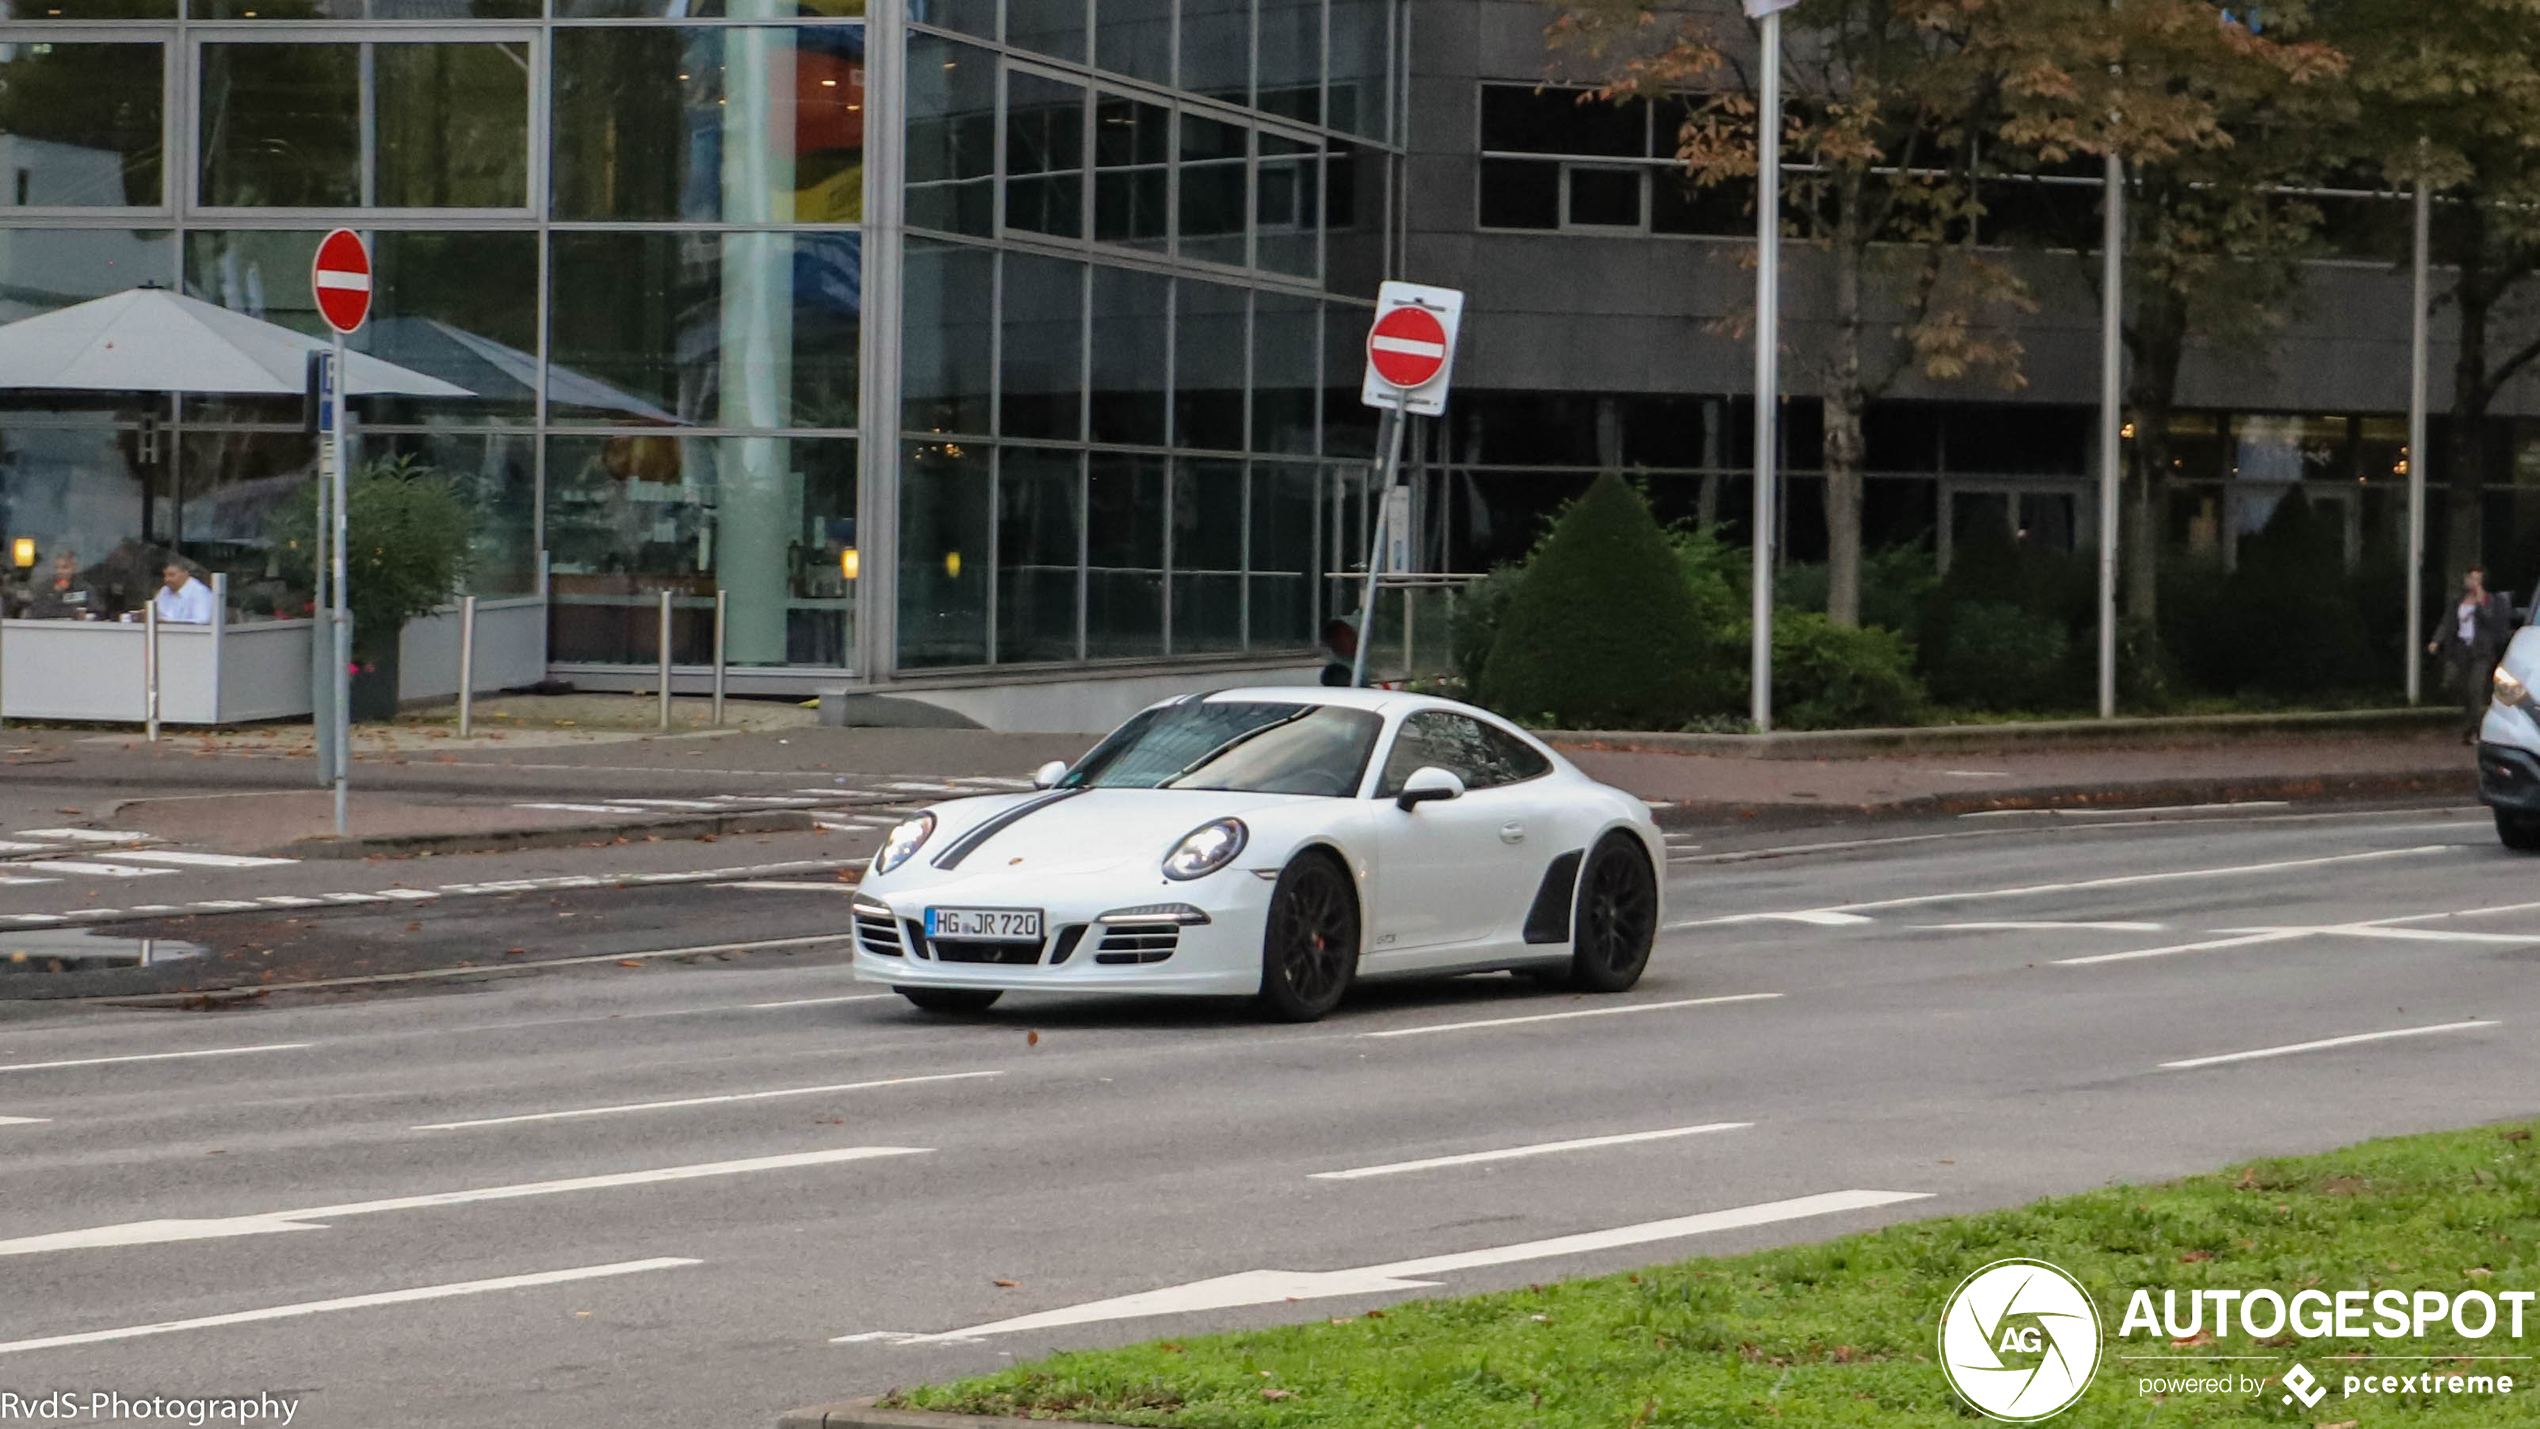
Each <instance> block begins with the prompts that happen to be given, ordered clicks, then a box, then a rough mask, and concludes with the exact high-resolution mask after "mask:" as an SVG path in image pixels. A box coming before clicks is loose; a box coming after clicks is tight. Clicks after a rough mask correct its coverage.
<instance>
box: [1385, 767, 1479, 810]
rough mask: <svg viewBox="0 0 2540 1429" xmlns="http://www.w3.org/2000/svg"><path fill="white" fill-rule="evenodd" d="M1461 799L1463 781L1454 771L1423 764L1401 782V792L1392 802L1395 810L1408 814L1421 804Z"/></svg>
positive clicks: (1462, 795)
mask: <svg viewBox="0 0 2540 1429" xmlns="http://www.w3.org/2000/svg"><path fill="white" fill-rule="evenodd" d="M1462 797H1464V781H1463V780H1461V779H1458V778H1456V777H1455V773H1454V771H1452V770H1448V769H1440V768H1439V767H1437V766H1436V765H1434V764H1423V765H1421V766H1420V767H1419V768H1417V769H1414V770H1412V771H1411V777H1410V778H1408V779H1405V780H1403V781H1402V792H1401V793H1399V794H1396V795H1394V798H1393V802H1394V807H1395V808H1397V809H1400V810H1402V811H1403V812H1405V813H1409V812H1410V811H1411V810H1413V809H1415V808H1418V807H1419V806H1420V805H1422V804H1434V803H1436V802H1437V801H1439V800H1440V799H1460V798H1462Z"/></svg>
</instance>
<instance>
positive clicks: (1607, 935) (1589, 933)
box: [1570, 832, 1658, 992]
mask: <svg viewBox="0 0 2540 1429" xmlns="http://www.w3.org/2000/svg"><path fill="white" fill-rule="evenodd" d="M1570 937H1571V942H1570V986H1572V987H1574V988H1577V989H1578V990H1579V991H1581V992H1623V991H1627V990H1629V989H1630V987H1631V986H1632V984H1634V983H1636V982H1639V981H1640V974H1641V969H1643V968H1646V967H1648V966H1649V949H1650V945H1651V944H1653V943H1655V942H1656V941H1657V939H1658V877H1657V875H1656V874H1655V873H1653V872H1651V871H1650V867H1649V855H1648V853H1647V852H1646V851H1644V850H1643V849H1642V848H1641V846H1640V840H1638V839H1636V838H1633V837H1632V836H1631V835H1630V834H1626V833H1620V832H1616V833H1610V834H1607V835H1606V836H1605V837H1604V838H1602V839H1600V840H1598V841H1597V845H1596V848H1595V850H1594V851H1592V852H1591V853H1589V855H1588V861H1587V869H1586V871H1585V872H1583V873H1581V874H1580V875H1579V906H1578V910H1577V912H1576V914H1575V915H1574V916H1573V917H1572V919H1571V922H1570Z"/></svg>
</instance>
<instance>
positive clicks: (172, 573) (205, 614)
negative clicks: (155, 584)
mask: <svg viewBox="0 0 2540 1429" xmlns="http://www.w3.org/2000/svg"><path fill="white" fill-rule="evenodd" d="M159 578H160V579H161V580H162V581H164V582H165V584H164V585H162V586H161V587H160V588H159V593H158V595H157V596H155V597H153V600H154V602H155V603H156V604H157V605H158V607H159V619H161V620H163V621H167V622H169V623H171V624H176V625H209V624H211V623H212V588H211V587H210V586H207V585H205V584H203V583H202V582H201V581H198V580H196V579H194V573H193V572H192V571H189V570H187V569H186V568H185V567H183V566H180V565H178V564H177V563H176V562H174V561H170V562H168V568H167V569H166V570H164V571H162V572H160V573H159Z"/></svg>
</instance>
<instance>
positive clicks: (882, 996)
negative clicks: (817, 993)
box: [742, 992, 899, 1011]
mask: <svg viewBox="0 0 2540 1429" xmlns="http://www.w3.org/2000/svg"><path fill="white" fill-rule="evenodd" d="M897 996H899V994H898V993H896V992H851V993H848V994H847V995H845V996H844V997H789V998H787V999H785V1000H784V1001H783V1002H747V1003H743V1004H742V1006H743V1007H746V1008H749V1009H751V1010H753V1011H756V1010H758V1009H760V1008H767V1007H819V1006H822V1005H824V1004H827V1003H832V1002H882V1001H886V1000H888V999H890V998H894V997H897Z"/></svg>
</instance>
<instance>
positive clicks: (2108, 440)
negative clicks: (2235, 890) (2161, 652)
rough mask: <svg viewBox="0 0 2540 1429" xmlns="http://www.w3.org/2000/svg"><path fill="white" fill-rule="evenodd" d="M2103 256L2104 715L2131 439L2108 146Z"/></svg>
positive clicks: (2120, 208) (2120, 235) (2117, 216)
mask: <svg viewBox="0 0 2540 1429" xmlns="http://www.w3.org/2000/svg"><path fill="white" fill-rule="evenodd" d="M2102 182H2103V184H2104V188H2103V194H2104V197H2103V199H2102V201H2101V203H2100V219H2099V261H2100V265H2101V272H2100V290H2101V291H2100V310H2099V717H2100V718H2101V719H2114V718H2116V716H2117V484H2118V473H2119V471H2120V470H2121V469H2122V463H2123V459H2124V442H2125V423H2124V410H2125V390H2124V382H2123V374H2124V372H2125V336H2124V329H2123V327H2122V326H2121V324H2122V323H2123V321H2124V317H2125V160H2123V159H2121V158H2119V157H2117V152H2116V150H2114V149H2111V150H2109V151H2108V159H2107V168H2106V176H2105V178H2104V179H2103V181H2102Z"/></svg>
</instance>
